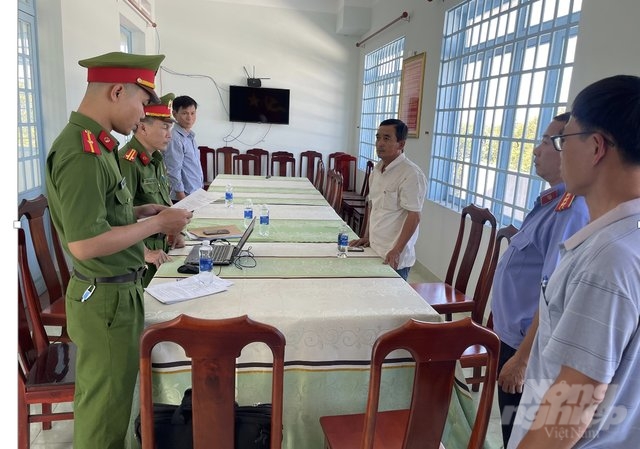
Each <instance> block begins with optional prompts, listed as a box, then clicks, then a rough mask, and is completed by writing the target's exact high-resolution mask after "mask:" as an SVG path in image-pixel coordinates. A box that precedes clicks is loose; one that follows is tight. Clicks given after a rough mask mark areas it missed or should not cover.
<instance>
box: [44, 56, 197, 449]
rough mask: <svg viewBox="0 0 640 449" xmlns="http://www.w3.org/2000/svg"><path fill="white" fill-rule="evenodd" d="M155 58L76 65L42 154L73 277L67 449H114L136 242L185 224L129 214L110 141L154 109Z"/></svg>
mask: <svg viewBox="0 0 640 449" xmlns="http://www.w3.org/2000/svg"><path fill="white" fill-rule="evenodd" d="M163 59H164V56H163V55H151V56H144V55H133V54H126V53H119V52H116V53H108V54H105V55H101V56H98V57H95V58H91V59H85V60H82V61H80V62H79V64H80V65H81V66H83V67H86V68H87V69H88V77H87V80H88V86H87V90H86V92H85V95H84V97H83V99H82V102H81V103H80V106H79V107H78V110H77V112H72V113H71V116H70V118H69V123H68V124H67V126H66V127H65V128H64V129H63V130H62V132H61V133H60V135H59V136H58V138H57V139H56V140H55V141H54V143H53V145H52V147H51V150H50V151H49V154H48V156H47V164H46V186H47V194H48V200H49V208H50V210H51V218H52V220H53V223H54V225H55V227H56V229H57V231H58V234H59V236H60V239H61V241H62V244H63V245H64V247H65V249H66V251H67V252H68V253H69V254H70V255H71V258H72V261H73V269H74V271H73V276H72V277H71V281H70V282H69V285H68V287H67V292H66V314H67V329H68V333H69V336H70V337H71V339H72V340H73V342H74V343H75V344H76V346H77V353H76V357H77V359H76V390H75V399H74V420H75V423H74V436H73V440H74V441H73V447H74V448H76V449H122V448H123V447H124V440H125V436H126V432H127V428H128V424H129V421H130V414H131V404H132V398H133V390H134V387H135V382H136V376H137V372H138V363H139V360H138V359H139V352H138V340H139V336H140V333H141V331H142V328H143V325H144V310H143V288H142V278H143V276H144V272H145V265H144V256H143V244H142V240H143V239H144V238H146V237H148V236H149V235H152V234H157V233H165V234H177V233H179V232H180V231H181V230H182V229H184V227H185V226H186V225H187V224H188V223H189V220H190V218H191V213H190V212H188V211H185V210H180V209H171V208H167V207H166V206H163V205H158V204H148V205H145V206H138V207H134V206H133V201H132V195H131V193H130V192H129V189H128V188H127V184H126V181H125V179H124V177H123V176H122V174H121V172H120V168H119V160H118V157H117V146H118V143H117V141H116V139H115V138H114V137H113V136H112V135H111V131H116V132H118V133H120V134H124V135H127V134H129V133H130V132H131V131H132V130H133V129H134V128H135V126H136V125H137V124H138V123H139V122H140V120H141V119H143V118H144V109H143V108H144V106H146V105H148V104H149V103H150V102H159V99H158V96H157V95H156V93H155V92H154V88H155V85H154V80H155V73H156V71H157V70H158V67H159V66H160V63H161V62H162V60H163ZM143 217H146V218H147V219H146V220H144V221H141V222H137V221H136V220H137V219H139V218H143Z"/></svg>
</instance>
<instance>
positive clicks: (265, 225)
mask: <svg viewBox="0 0 640 449" xmlns="http://www.w3.org/2000/svg"><path fill="white" fill-rule="evenodd" d="M258 234H260V235H261V236H263V237H266V236H268V235H269V208H268V207H267V205H266V204H263V205H262V206H260V226H259V227H258Z"/></svg>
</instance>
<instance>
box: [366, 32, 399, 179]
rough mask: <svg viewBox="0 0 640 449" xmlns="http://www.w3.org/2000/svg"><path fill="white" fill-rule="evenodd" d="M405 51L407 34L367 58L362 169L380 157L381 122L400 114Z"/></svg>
mask: <svg viewBox="0 0 640 449" xmlns="http://www.w3.org/2000/svg"><path fill="white" fill-rule="evenodd" d="M403 54H404V37H401V38H399V39H396V40H395V41H393V42H390V43H389V44H386V45H384V46H383V47H380V48H378V49H377V50H374V51H372V52H371V53H368V54H367V55H366V56H365V58H364V77H363V81H362V112H361V114H360V144H359V150H358V154H359V156H360V157H359V158H358V168H359V169H360V170H364V169H365V167H366V165H367V161H373V162H376V161H377V160H378V156H376V145H375V144H376V131H377V130H378V125H379V124H380V122H381V121H383V120H386V119H388V118H397V116H398V101H399V98H400V75H401V74H402V56H403Z"/></svg>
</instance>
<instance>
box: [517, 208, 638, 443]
mask: <svg viewBox="0 0 640 449" xmlns="http://www.w3.org/2000/svg"><path fill="white" fill-rule="evenodd" d="M638 273H640V199H635V200H632V201H628V202H626V203H622V204H620V205H619V206H618V207H617V208H615V209H614V210H612V211H609V212H608V213H606V214H605V215H603V216H601V217H599V218H598V219H597V220H594V221H593V222H591V223H589V224H588V225H587V226H586V227H584V228H583V229H582V230H580V231H578V232H577V233H576V234H574V235H573V236H572V237H570V238H569V239H567V241H566V242H565V243H564V255H563V257H562V260H561V261H560V264H559V265H558V268H557V269H556V271H555V272H554V274H553V275H552V276H551V278H550V280H549V284H548V286H547V288H546V291H545V293H544V294H542V295H540V325H539V328H538V334H537V336H536V339H535V340H534V344H533V348H532V351H531V358H530V360H529V365H528V367H527V375H526V381H525V389H524V394H523V398H522V401H521V402H520V406H519V407H518V412H517V415H516V418H515V424H514V428H513V433H512V434H511V439H510V440H509V448H515V447H516V446H517V444H518V442H519V441H520V440H521V439H522V437H523V436H524V434H525V433H526V431H527V430H528V429H529V427H530V425H531V422H530V420H531V418H532V417H533V416H534V413H535V411H536V410H537V409H538V407H539V405H540V402H541V399H542V396H543V395H544V393H545V391H546V390H547V389H548V387H549V385H550V384H551V383H552V382H553V381H554V380H555V379H556V378H557V376H558V374H559V372H560V369H561V367H562V366H568V367H570V368H573V369H574V370H576V371H579V372H581V373H582V374H584V375H586V376H588V377H590V378H592V379H595V380H596V381H597V382H600V383H604V384H608V388H607V392H606V394H605V398H604V400H603V401H602V403H601V404H600V405H599V406H598V409H597V410H596V413H595V415H594V419H593V420H592V422H591V424H590V426H589V427H588V428H587V430H586V432H585V434H584V436H583V438H582V439H580V440H579V442H578V443H577V444H576V445H575V446H574V447H576V448H606V449H628V448H630V447H635V446H637V444H638V441H640V408H638V402H640V376H639V375H638V373H639V372H640V329H639V322H640V279H639V277H638Z"/></svg>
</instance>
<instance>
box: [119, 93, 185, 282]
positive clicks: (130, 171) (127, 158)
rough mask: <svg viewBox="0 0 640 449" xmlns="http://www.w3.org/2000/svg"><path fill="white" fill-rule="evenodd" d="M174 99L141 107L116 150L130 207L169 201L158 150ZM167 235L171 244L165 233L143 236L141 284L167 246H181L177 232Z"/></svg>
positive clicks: (168, 125)
mask: <svg viewBox="0 0 640 449" xmlns="http://www.w3.org/2000/svg"><path fill="white" fill-rule="evenodd" d="M174 98H175V95H174V94H172V93H171V94H167V95H164V96H162V97H161V98H160V104H157V105H156V104H151V105H148V106H145V107H144V113H145V118H144V119H143V120H142V121H141V122H140V124H139V125H138V127H137V128H136V130H135V133H134V136H133V138H132V139H131V141H130V142H129V143H128V144H127V145H125V146H124V147H123V148H122V149H120V151H119V152H118V155H119V157H120V170H121V171H122V175H123V176H124V178H125V179H126V182H127V186H128V187H129V190H130V191H131V194H132V195H133V204H134V206H141V205H144V204H149V203H156V204H164V205H166V206H171V204H172V203H171V197H170V196H169V190H170V189H169V178H168V177H167V171H166V169H165V166H164V157H163V155H162V153H163V152H164V150H166V148H167V144H168V143H169V140H170V139H171V126H172V125H173V123H174V120H173V117H172V116H171V105H172V102H173V99H174ZM171 237H172V238H171V244H170V243H169V238H168V236H167V235H166V234H162V233H159V234H154V235H152V236H149V237H147V238H146V239H144V246H145V252H144V260H145V262H147V267H148V269H147V273H146V274H145V276H144V279H143V281H142V285H143V286H144V287H146V286H147V285H149V282H151V279H152V278H153V276H154V275H155V273H156V270H157V268H158V267H160V265H162V264H163V263H164V262H166V261H168V260H169V257H168V256H167V252H168V251H169V249H170V248H171V247H173V248H182V247H183V246H184V238H183V237H182V235H181V234H178V235H176V236H171Z"/></svg>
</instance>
